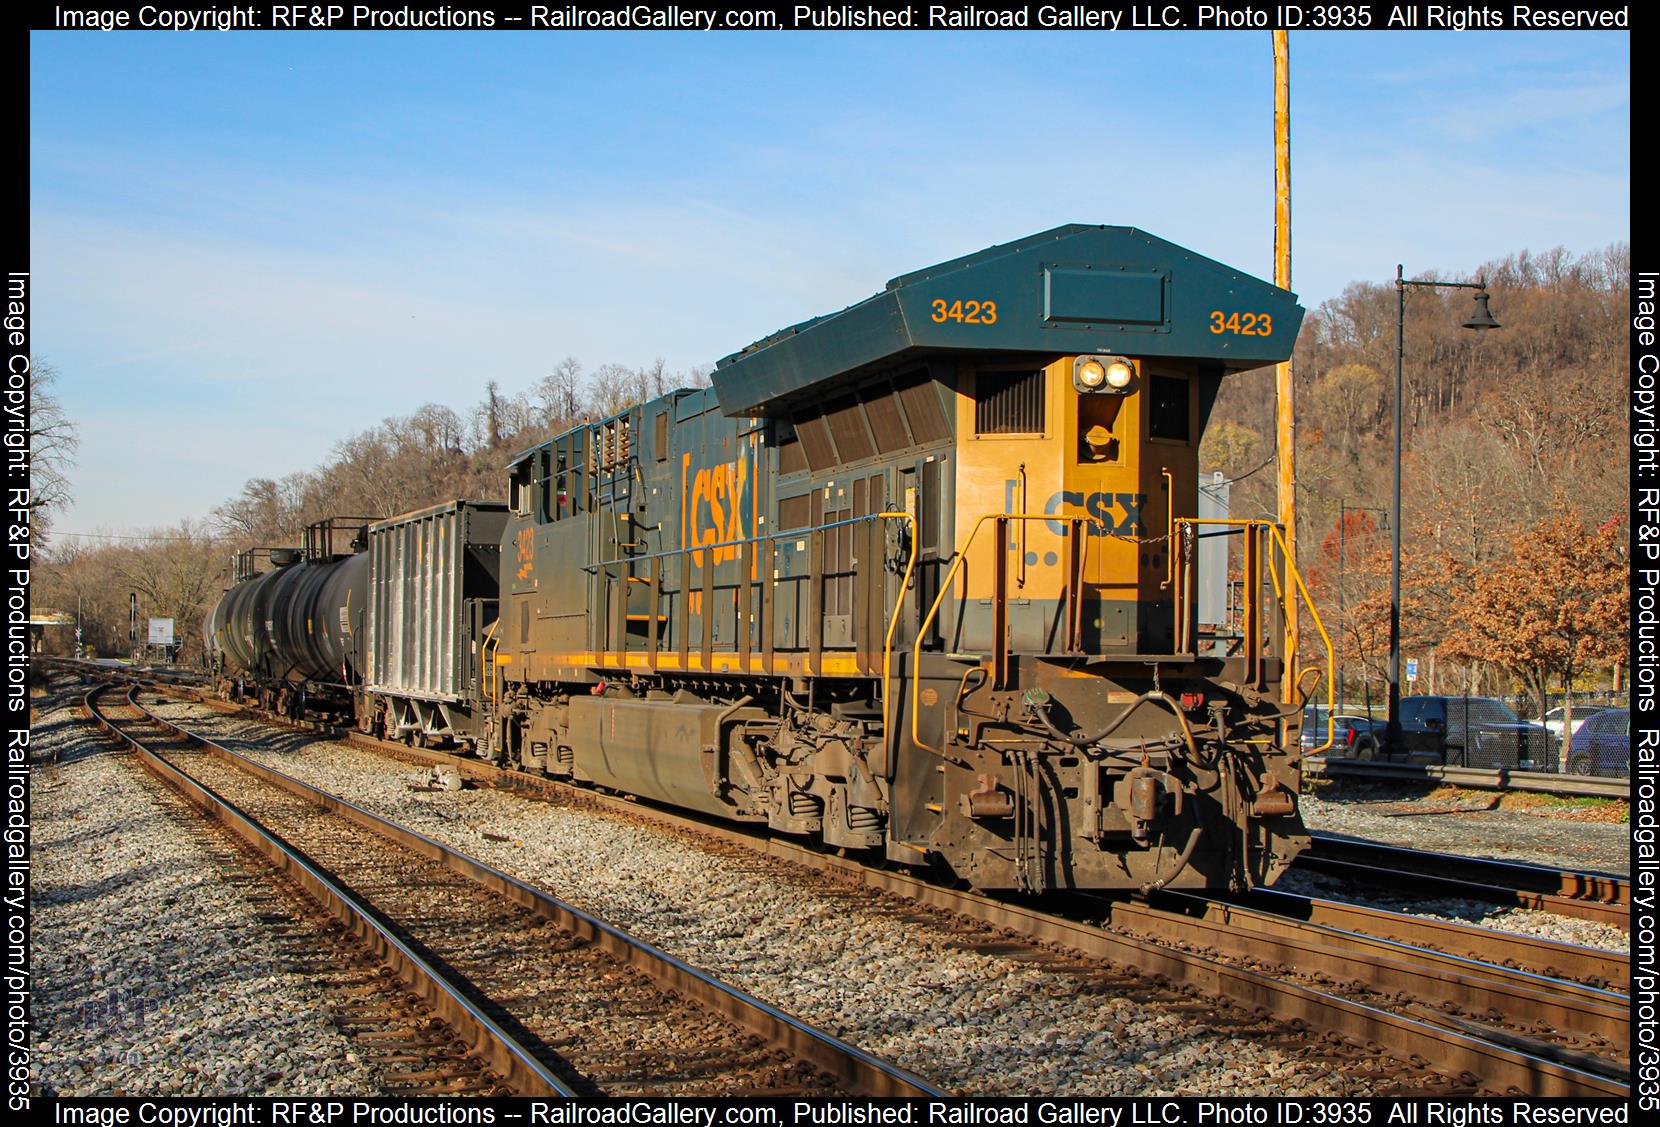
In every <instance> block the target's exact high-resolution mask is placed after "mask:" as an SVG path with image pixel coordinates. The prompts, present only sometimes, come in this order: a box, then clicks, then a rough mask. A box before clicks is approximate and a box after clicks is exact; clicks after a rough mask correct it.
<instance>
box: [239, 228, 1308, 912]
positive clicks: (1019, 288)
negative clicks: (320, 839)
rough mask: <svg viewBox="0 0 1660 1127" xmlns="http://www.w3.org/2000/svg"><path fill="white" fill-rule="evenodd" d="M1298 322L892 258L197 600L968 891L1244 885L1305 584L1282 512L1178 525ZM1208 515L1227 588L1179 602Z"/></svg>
mask: <svg viewBox="0 0 1660 1127" xmlns="http://www.w3.org/2000/svg"><path fill="white" fill-rule="evenodd" d="M1302 313H1303V311H1302V309H1301V308H1300V307H1299V306H1298V305H1297V303H1296V299H1295V296H1294V295H1292V294H1290V293H1287V292H1286V291H1284V290H1281V289H1279V288H1276V287H1274V286H1272V285H1269V284H1267V283H1265V282H1262V281H1259V280H1257V279H1255V278H1251V277H1249V276H1247V275H1244V274H1242V273H1239V272H1238V271H1235V270H1232V269H1229V268H1227V267H1225V266H1223V265H1221V264H1220V263H1217V262H1214V261H1212V260H1210V259H1207V258H1205V257H1203V256H1201V255H1198V254H1195V253H1193V252H1192V251H1188V250H1185V249H1183V248H1181V247H1179V246H1176V245H1174V244H1172V243H1169V242H1166V241H1164V240H1161V239H1158V238H1155V237H1153V236H1151V235H1148V234H1146V233H1144V232H1142V231H1139V230H1135V229H1133V228H1125V227H1099V226H1067V227H1061V228H1057V229H1055V230H1052V231H1047V232H1044V233H1042V234H1039V235H1034V236H1032V237H1030V238H1026V239H1022V240H1020V241H1018V242H1013V243H1009V244H1006V245H1002V246H995V247H992V248H990V249H987V250H983V251H980V252H979V253H976V254H972V255H969V256H967V257H965V258H958V259H954V260H952V261H950V262H945V263H941V264H940V265H938V266H934V267H930V268H928V269H925V270H919V271H917V272H915V273H912V274H906V275H904V276H902V277H899V278H895V279H894V280H893V281H891V282H889V283H888V284H887V286H886V288H884V289H883V290H882V292H881V293H879V294H877V295H875V296H874V297H871V298H868V299H866V300H864V301H862V302H859V303H858V304H856V305H852V306H849V307H848V308H846V309H843V310H842V311H840V312H838V313H831V314H828V315H825V316H822V317H816V318H814V319H812V320H809V321H804V322H802V323H801V324H798V325H793V326H791V327H789V328H787V329H784V330H783V331H781V332H778V333H775V334H773V335H772V336H769V337H767V338H765V339H763V340H760V341H757V342H756V343H755V344H752V345H750V346H749V347H748V348H745V349H743V350H742V351H740V352H737V353H734V354H733V355H731V356H728V357H726V358H725V359H723V360H722V361H720V363H719V364H718V366H717V367H716V369H715V371H714V373H713V377H712V382H713V386H712V387H709V388H704V389H699V390H688V391H677V392H674V393H671V394H669V395H666V396H663V397H661V398H659V399H655V400H652V401H651V402H647V403H644V404H641V405H639V406H636V407H632V408H630V409H628V410H626V411H624V412H622V413H621V414H619V415H617V416H615V417H613V418H609V419H605V420H602V421H599V422H594V423H586V424H583V425H580V426H577V427H575V428H574V429H572V430H570V431H567V432H566V433H564V434H561V435H558V436H557V437H555V438H552V439H550V440H549V441H547V442H544V443H543V444H541V445H540V446H537V447H535V448H533V449H531V450H528V451H526V452H524V453H523V454H521V455H519V456H518V457H517V458H516V459H515V460H514V461H513V462H512V464H511V465H510V466H508V468H507V479H508V480H507V500H506V502H505V503H501V502H476V501H457V502H453V503H450V504H447V505H440V506H437V507H435V508H432V509H428V510H424V511H422V512H419V513H412V514H408V515H406V516H403V517H399V518H395V519H392V520H387V521H381V522H378V523H370V522H364V523H363V525H362V527H361V529H360V530H358V532H357V534H356V543H355V545H354V546H353V547H354V548H355V549H356V550H354V551H352V552H349V553H348V552H345V551H343V550H342V549H341V546H339V545H333V544H329V543H326V541H327V540H328V537H327V535H325V533H326V532H327V530H326V529H322V530H315V531H316V535H314V537H312V538H311V541H310V542H308V544H307V547H306V549H305V551H303V552H299V553H294V555H295V556H296V557H298V558H297V559H296V560H295V562H292V563H289V564H288V565H287V566H279V567H277V568H276V569H275V570H273V571H269V572H266V573H264V574H262V575H259V576H256V577H254V578H251V579H248V580H247V581H246V582H242V583H239V584H238V585H237V586H235V587H233V588H232V589H231V590H230V591H229V592H228V593H227V595H226V596H225V599H224V601H223V603H221V605H220V606H219V607H218V608H217V609H216V610H215V612H214V614H213V616H212V617H211V618H210V620H209V622H208V624H207V632H208V636H209V649H210V654H211V660H212V661H213V663H214V665H215V668H216V669H217V670H218V672H219V674H220V677H221V679H222V680H223V681H224V682H225V683H227V684H230V683H233V682H234V683H235V685H236V686H238V687H240V688H241V689H243V690H244V691H249V690H255V691H259V692H261V693H262V694H265V695H266V699H267V700H268V702H271V703H287V704H288V705H289V706H290V707H291V708H293V707H297V703H296V702H298V701H300V700H301V699H308V700H310V701H312V702H317V701H326V700H327V699H328V698H329V695H330V694H331V693H332V694H334V697H335V699H336V700H339V701H342V702H345V704H346V706H347V707H349V708H350V710H351V714H352V715H353V716H354V717H355V720H356V723H357V724H358V726H359V727H361V728H362V729H364V730H366V731H373V732H377V733H381V734H385V735H387V736H391V737H398V738H404V739H408V740H412V741H419V742H422V743H426V742H429V741H438V742H442V743H444V744H446V745H448V746H454V747H456V748H457V749H458V750H459V751H461V752H463V753H470V754H476V755H480V756H483V757H485V758H487V759H490V760H493V761H497V762H501V763H504V764H508V765H511V766H515V767H518V768H522V769H524V770H527V771H533V772H539V773H546V774H548V775H553V776H559V777H563V778H568V779H571V780H574V781H577V782H581V783H585V784H588V785H592V786H597V787H603V788H607V789H610V790H614V791H618V792H624V793H628V794H632V795H637V796H640V797H643V798H647V799H651V800H655V801H658V802H662V803H668V804H672V805H674V806H677V807H683V808H688V809H691V810H696V811H701V812H703V813H705V814H710V815H717V816H719V817H722V818H728V819H734V820H738V821H746V822H756V823H766V824H767V825H768V826H769V827H771V829H772V830H774V831H776V832H778V833H780V834H789V835H794V836H797V837H800V838H803V839H810V840H815V841H818V842H821V843H822V844H823V845H824V846H826V847H838V848H843V849H847V850H856V851H861V852H862V853H865V854H867V855H880V856H885V857H886V859H887V860H888V861H890V862H897V863H903V864H907V865H915V866H927V867H935V868H944V869H946V870H949V871H950V873H952V874H954V875H955V876H956V877H957V878H959V879H961V880H963V881H966V882H969V883H972V884H973V885H975V886H978V887H982V888H987V889H1020V890H1027V891H1042V890H1047V889H1057V888H1061V889H1065V888H1099V889H1126V888H1127V889H1143V890H1145V889H1150V888H1158V887H1166V886H1169V887H1228V886H1232V887H1242V886H1249V885H1254V884H1259V883H1265V882H1269V881H1272V880H1273V879H1274V878H1275V877H1276V876H1277V875H1278V874H1279V873H1280V872H1281V871H1283V870H1284V868H1285V867H1286V866H1287V864H1289V862H1290V860H1291V859H1292V858H1293V857H1294V856H1295V855H1296V854H1297V852H1298V851H1299V850H1301V849H1302V848H1303V847H1304V846H1305V845H1306V844H1307V837H1306V834H1305V831H1304V828H1303V825H1302V821H1301V818H1300V816H1299V813H1298V808H1297V798H1296V795H1297V791H1298V779H1299V762H1298V755H1299V735H1300V731H1299V729H1300V723H1301V714H1302V709H1301V700H1302V699H1303V698H1306V696H1307V695H1309V693H1310V692H1311V691H1312V689H1313V688H1314V686H1315V684H1316V682H1317V681H1318V680H1319V679H1320V677H1321V676H1322V672H1323V671H1322V670H1320V669H1319V668H1310V669H1307V670H1304V671H1303V674H1302V675H1301V676H1297V677H1294V678H1293V677H1292V675H1291V673H1290V672H1288V668H1287V662H1286V660H1285V658H1284V656H1283V647H1282V646H1281V644H1280V633H1281V618H1280V616H1281V614H1282V612H1283V610H1284V605H1285V603H1286V601H1288V600H1290V599H1293V598H1299V597H1302V598H1306V593H1303V592H1302V586H1301V580H1300V578H1299V577H1298V576H1297V573H1296V569H1295V566H1294V565H1293V564H1291V563H1290V562H1289V561H1288V560H1287V559H1286V558H1285V553H1284V544H1283V540H1282V539H1281V537H1280V534H1279V530H1278V529H1277V528H1276V527H1275V526H1274V525H1272V524H1271V523H1269V522H1266V521H1229V520H1226V519H1212V520H1208V521H1201V520H1199V519H1198V517H1197V503H1198V496H1197V494H1198V461H1197V459H1198V450H1199V440H1200V437H1201V436H1202V435H1203V433H1204V429H1205V424H1206V420H1207V418H1208V417H1209V415H1210V412H1211V408H1212V405H1213V404H1214V402H1215V400H1216V396H1217V392H1218V390H1219V388H1220V386H1221V383H1222V380H1223V379H1224V378H1225V377H1227V376H1228V375H1229V374H1230V373H1232V372H1237V371H1240V370H1244V369H1249V368H1255V367H1259V366H1262V365H1264V364H1269V363H1273V362H1277V361H1280V360H1284V359H1285V358H1287V357H1288V356H1289V355H1290V353H1291V349H1292V343H1293V341H1294V340H1295V338H1296V335H1297V330H1298V326H1299V324H1300V322H1301V319H1302ZM1203 539H1208V540H1213V541H1214V542H1215V544H1216V546H1217V547H1216V548H1214V549H1212V550H1223V549H1222V548H1221V546H1223V545H1231V548H1229V549H1226V550H1227V551H1229V552H1230V554H1231V558H1232V573H1233V576H1234V578H1233V580H1232V588H1233V599H1232V601H1233V603H1234V610H1233V612H1232V613H1231V614H1230V615H1228V616H1225V617H1226V621H1225V622H1217V623H1208V622H1207V623H1205V624H1203V625H1202V624H1201V622H1200V620H1199V618H1200V616H1199V613H1198V595H1197V592H1198V587H1199V583H1198V580H1197V576H1198V569H1197V566H1196V563H1197V557H1198V551H1199V543H1200V541H1201V540H1203ZM287 558H288V557H279V558H278V562H279V563H281V562H282V560H284V559H287ZM1312 609H1313V608H1312V607H1310V608H1309V610H1310V612H1312ZM1210 617H1212V618H1218V617H1224V616H1218V615H1211V616H1210ZM1316 621H1317V619H1316ZM1293 680H1294V681H1295V682H1296V683H1295V684H1292V683H1291V681H1293Z"/></svg>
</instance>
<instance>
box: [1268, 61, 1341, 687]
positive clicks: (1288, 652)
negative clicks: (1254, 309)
mask: <svg viewBox="0 0 1660 1127" xmlns="http://www.w3.org/2000/svg"><path fill="white" fill-rule="evenodd" d="M1273 36H1274V284H1275V285H1276V286H1278V287H1280V289H1282V290H1289V289H1290V288H1291V45H1290V41H1289V34H1288V33H1287V32H1284V31H1276V32H1274V33H1273ZM1274 390H1275V392H1276V393H1277V394H1276V402H1277V403H1278V405H1279V411H1278V418H1277V419H1276V425H1275V432H1274V441H1275V450H1276V453H1277V462H1278V470H1279V522H1280V526H1281V527H1282V528H1283V529H1284V530H1285V555H1286V579H1287V582H1286V583H1285V584H1283V585H1282V587H1281V590H1283V591H1284V592H1285V677H1284V679H1283V680H1282V681H1281V687H1282V689H1283V693H1284V696H1283V699H1284V700H1286V701H1287V702H1290V701H1294V700H1296V699H1297V641H1298V638H1297V602H1296V599H1295V598H1294V597H1293V596H1292V591H1291V584H1290V582H1289V579H1290V573H1291V568H1292V567H1294V566H1296V562H1297V463H1296V451H1297V424H1296V415H1295V411H1294V407H1295V400H1296V397H1295V394H1294V392H1293V389H1292V382H1291V361H1290V360H1289V359H1287V360H1286V361H1285V363H1283V364H1280V365H1278V366H1276V367H1275V369H1274ZM1333 672H1334V671H1328V672H1327V676H1331V675H1332V673H1333Z"/></svg>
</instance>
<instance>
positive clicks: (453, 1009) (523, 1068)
mask: <svg viewBox="0 0 1660 1127" xmlns="http://www.w3.org/2000/svg"><path fill="white" fill-rule="evenodd" d="M111 687H112V686H109V685H101V686H99V687H97V688H95V689H93V690H92V691H91V692H89V693H87V694H86V696H85V698H84V701H83V704H84V707H85V708H86V711H87V714H88V716H89V717H90V718H91V719H92V721H93V723H95V724H96V725H97V726H98V727H99V728H100V729H101V730H102V731H105V732H108V733H110V734H111V735H113V736H114V737H115V738H116V739H118V740H120V741H121V742H122V743H123V744H125V745H126V746H127V747H129V748H131V749H132V751H133V753H134V754H135V755H136V756H137V757H138V759H139V762H141V763H142V764H143V765H144V766H145V768H146V769H148V770H149V771H150V772H151V773H152V774H154V775H156V776H157V777H159V778H160V779H162V780H163V781H164V782H166V783H167V784H168V785H169V786H171V787H172V788H173V789H174V790H177V791H178V792H179V793H180V794H182V795H183V796H184V797H185V798H186V799H188V800H189V801H190V802H191V803H193V804H194V805H196V806H199V807H201V808H202V809H203V810H205V811H206V812H207V813H208V815H209V816H210V817H213V818H216V819H218V820H219V821H220V822H222V823H224V824H225V825H226V826H227V827H228V828H230V829H231V830H232V831H234V832H235V833H236V834H237V836H239V837H241V838H242V839H243V840H244V841H246V842H247V843H248V844H249V845H251V846H252V847H253V848H254V849H255V850H257V851H258V852H259V853H260V854H262V855H263V856H264V857H265V858H266V859H267V860H268V861H269V862H270V863H271V865H272V867H273V868H275V869H277V870H278V871H279V872H281V873H282V874H283V875H284V876H286V877H288V878H289V879H291V880H293V881H294V882H295V883H296V884H298V885H300V887H301V888H303V889H304V890H305V891H306V893H307V895H309V896H310V897H311V898H312V899H313V900H314V901H316V902H317V903H318V904H320V905H322V906H323V907H324V908H325V909H326V910H327V911H328V912H329V914H330V915H332V916H334V917H335V918H336V919H338V920H340V922H341V923H342V924H344V925H345V926H346V928H347V930H349V931H350V932H351V933H352V934H354V935H356V936H357V937H358V938H359V939H360V940H362V941H363V942H364V943H365V944H366V945H367V946H368V947H369V949H370V951H371V953H372V954H373V955H374V957H375V958H377V959H378V960H380V961H381V962H382V963H384V964H386V965H387V966H389V967H390V968H391V969H392V971H393V972H394V973H395V974H396V975H397V976H398V977H399V978H400V979H401V980H402V981H403V982H404V984H405V985H406V986H408V987H409V988H410V989H411V990H412V991H413V992H414V993H415V994H417V995H418V996H419V997H421V998H422V999H423V1000H424V1001H425V1002H426V1003H427V1004H428V1005H429V1006H431V1007H432V1009H433V1010H434V1011H435V1012H437V1013H438V1015H439V1016H440V1017H442V1018H443V1019H444V1021H445V1022H447V1023H448V1024H449V1026H450V1028H452V1029H454V1030H455V1031H456V1033H457V1034H459V1035H460V1036H461V1037H462V1039H463V1040H465V1041H466V1042H467V1043H468V1044H469V1045H470V1046H471V1047H472V1050H473V1051H474V1052H475V1053H478V1054H479V1055H480V1056H482V1057H483V1058H484V1059H485V1060H486V1061H488V1062H489V1064H490V1066H491V1067H492V1068H494V1069H495V1070H496V1071H497V1072H498V1073H499V1074H500V1075H501V1076H502V1077H503V1079H504V1080H505V1081H506V1082H507V1083H508V1084H509V1085H510V1086H511V1087H512V1088H513V1089H514V1090H515V1091H517V1092H519V1093H520V1094H522V1095H531V1096H562V1097H572V1096H576V1095H577V1093H576V1092H575V1091H574V1090H572V1089H571V1088H569V1087H568V1086H566V1084H565V1083H564V1082H563V1081H562V1080H560V1079H559V1077H557V1076H555V1075H554V1074H553V1073H552V1072H551V1071H549V1070H548V1068H547V1067H546V1066H545V1065H543V1064H542V1062H541V1061H539V1060H538V1059H537V1058H536V1055H535V1053H533V1052H532V1051H531V1050H530V1049H529V1048H527V1047H526V1046H525V1045H524V1044H522V1043H521V1042H520V1041H518V1040H517V1039H516V1038H515V1037H514V1036H513V1035H512V1034H511V1033H509V1032H508V1031H507V1030H505V1029H503V1028H502V1027H501V1026H500V1025H499V1024H498V1023H497V1022H496V1021H495V1019H493V1018H492V1017H490V1015H488V1014H486V1013H485V1012H484V1011H483V1010H482V1009H480V1008H479V1007H478V1006H477V1005H475V1004H474V1003H473V1002H472V1001H471V1000H470V999H469V998H467V997H466V995H465V993H464V992H463V989H462V987H461V986H460V985H459V984H457V983H456V982H454V981H453V980H452V979H451V978H450V977H449V976H448V975H446V974H445V973H444V972H443V971H441V970H439V969H438V968H436V967H434V966H433V965H432V964H431V963H430V962H428V961H427V960H426V959H424V958H423V957H422V956H421V955H420V954H419V953H418V952H416V951H415V950H414V949H413V948H412V947H410V946H409V945H408V944H407V943H405V942H404V941H403V940H402V939H400V938H399V937H398V936H397V935H396V934H395V933H394V931H393V930H392V927H391V926H390V925H389V924H388V923H387V921H385V920H383V919H382V918H381V917H380V916H379V914H378V913H377V912H375V911H374V910H373V909H372V908H370V907H369V906H368V905H366V904H364V903H362V902H360V901H359V900H358V899H357V897H355V896H354V895H353V894H352V893H351V892H349V891H347V890H346V889H345V888H343V887H342V886H341V885H339V884H338V883H336V882H335V881H334V879H333V878H332V877H330V876H329V875H328V874H327V873H325V872H323V871H322V870H321V869H319V868H318V867H317V866H316V865H314V864H313V863H312V862H311V860H310V859H309V858H307V857H306V856H305V854H303V853H301V852H300V851H299V850H297V849H295V848H294V847H292V846H290V845H289V844H288V843H286V842H284V841H283V840H282V839H281V838H279V837H277V836H276V835H275V834H273V833H271V832H270V831H269V830H267V829H266V828H265V827H264V826H262V825H260V824H259V823H258V822H256V821H254V820H253V819H252V818H250V817H249V816H248V815H246V814H244V813H243V812H242V811H241V810H240V809H239V808H237V807H236V806H235V805H233V804H232V803H231V802H229V801H227V800H226V799H224V798H222V797H220V795H219V794H217V793H216V792H215V791H213V790H212V789H210V788H209V787H207V786H206V785H204V784H203V783H201V782H199V781H197V780H196V779H195V778H193V777H191V776H190V775H189V774H188V773H186V772H185V771H183V770H181V769H180V768H178V767H176V766H175V765H173V764H172V763H170V762H168V761H167V760H166V759H164V758H162V757H161V756H160V755H158V754H157V753H156V752H155V751H153V750H152V749H151V748H149V747H148V746H146V745H145V744H144V743H143V742H141V741H140V740H138V739H137V738H136V737H134V736H132V735H130V734H129V733H127V732H124V731H122V730H121V729H120V728H119V727H118V726H117V725H116V723H115V722H114V721H113V720H111V719H110V718H109V717H108V716H107V715H106V714H105V713H104V712H103V710H102V709H100V708H99V707H98V701H97V698H98V696H99V695H100V694H102V693H104V692H105V691H107V690H108V689H109V688H111ZM137 692H138V687H137V686H136V685H135V686H134V687H133V688H132V689H130V690H129V691H128V702H129V703H130V704H132V705H133V707H135V708H137V709H138V710H139V711H140V712H142V713H144V714H145V715H146V716H149V715H150V714H149V712H148V711H147V710H145V709H144V708H143V707H142V706H141V705H139V704H137V702H136V701H135V700H134V699H133V698H134V697H135V696H136V694H137ZM166 727H167V728H168V729H169V730H171V731H174V732H177V733H178V734H179V735H180V736H182V737H183V738H185V739H187V740H190V741H191V742H193V743H200V742H205V741H201V740H200V739H198V738H195V737H192V736H191V735H190V734H188V733H185V732H181V731H179V729H177V728H175V727H174V726H173V725H166Z"/></svg>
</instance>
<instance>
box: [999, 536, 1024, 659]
mask: <svg viewBox="0 0 1660 1127" xmlns="http://www.w3.org/2000/svg"><path fill="white" fill-rule="evenodd" d="M1021 527H1022V528H1024V527H1025V522H1024V521H1022V522H1021ZM995 529H996V533H997V551H996V554H995V555H994V556H993V557H992V565H991V574H992V580H991V591H992V594H991V687H992V688H994V689H1006V688H1008V687H1009V518H1008V517H1001V516H1000V517H998V518H997V520H996V522H995Z"/></svg>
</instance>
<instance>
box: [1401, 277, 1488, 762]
mask: <svg viewBox="0 0 1660 1127" xmlns="http://www.w3.org/2000/svg"><path fill="white" fill-rule="evenodd" d="M1408 286H1418V287H1421V288H1423V289H1459V290H1475V291H1476V299H1475V300H1476V311H1475V312H1474V313H1472V314H1471V315H1470V318H1469V320H1467V321H1465V322H1464V324H1463V326H1462V327H1463V328H1466V329H1497V328H1499V327H1500V325H1499V323H1498V322H1497V321H1495V320H1493V314H1492V313H1491V312H1490V311H1489V310H1488V308H1487V301H1488V294H1487V280H1486V279H1485V278H1479V277H1478V278H1477V279H1476V280H1475V281H1473V282H1432V281H1429V280H1427V279H1418V278H1408V277H1406V275H1405V274H1403V273H1402V270H1401V266H1400V264H1399V263H1397V264H1396V266H1395V498H1394V506H1393V508H1394V517H1395V519H1394V526H1395V527H1394V529H1393V530H1392V534H1391V538H1390V539H1391V544H1390V547H1391V552H1390V561H1389V732H1388V740H1389V746H1390V748H1391V749H1394V748H1395V747H1397V746H1399V744H1400V738H1401V525H1402V524H1403V523H1404V522H1403V521H1402V520H1401V400H1402V398H1403V396H1402V394H1401V368H1402V367H1403V365H1404V364H1405V360H1406V288H1407V287H1408Z"/></svg>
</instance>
